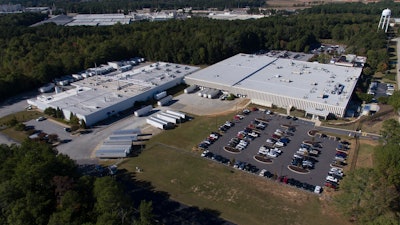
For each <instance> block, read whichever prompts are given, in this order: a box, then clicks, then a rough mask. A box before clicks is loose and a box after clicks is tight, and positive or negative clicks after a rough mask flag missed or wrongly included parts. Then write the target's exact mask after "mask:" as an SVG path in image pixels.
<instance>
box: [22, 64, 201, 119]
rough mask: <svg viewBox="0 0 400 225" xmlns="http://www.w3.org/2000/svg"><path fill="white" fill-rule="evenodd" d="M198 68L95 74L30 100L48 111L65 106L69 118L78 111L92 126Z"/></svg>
mask: <svg viewBox="0 0 400 225" xmlns="http://www.w3.org/2000/svg"><path fill="white" fill-rule="evenodd" d="M198 69H199V68H198V67H194V66H186V65H179V64H173V63H165V62H157V63H152V64H149V65H146V66H142V67H134V68H132V69H131V70H128V71H125V72H120V71H118V70H117V71H114V72H111V73H107V74H104V75H103V74H102V75H94V76H91V77H87V78H86V79H83V80H79V81H76V82H73V83H71V85H72V86H75V88H73V89H70V90H67V91H64V92H60V93H56V94H54V95H46V96H45V95H41V96H38V97H37V98H36V99H30V100H28V103H29V104H31V105H33V106H36V107H38V108H39V109H40V110H45V109H46V108H48V107H52V108H54V109H57V108H59V109H61V110H62V111H63V113H64V116H65V118H66V119H67V120H69V118H70V115H71V114H74V115H76V116H77V117H78V118H79V119H83V120H84V121H85V123H86V125H88V126H90V125H93V124H95V123H96V122H98V121H101V120H104V119H107V118H108V117H110V116H113V115H118V113H119V112H121V111H123V110H125V109H128V108H130V107H132V106H133V105H134V104H135V102H137V101H146V100H149V99H152V98H153V96H154V95H155V94H157V93H160V92H163V91H165V90H167V89H169V88H171V87H174V86H176V85H178V84H181V83H182V81H183V78H184V76H186V75H189V74H191V73H193V72H194V71H196V70H198Z"/></svg>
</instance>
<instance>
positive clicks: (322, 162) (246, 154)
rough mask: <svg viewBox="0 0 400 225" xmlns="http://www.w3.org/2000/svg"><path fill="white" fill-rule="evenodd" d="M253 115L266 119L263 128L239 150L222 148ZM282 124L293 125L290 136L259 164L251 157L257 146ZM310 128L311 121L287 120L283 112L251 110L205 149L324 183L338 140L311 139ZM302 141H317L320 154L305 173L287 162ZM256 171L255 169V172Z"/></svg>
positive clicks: (299, 178)
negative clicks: (235, 151) (268, 161)
mask: <svg viewBox="0 0 400 225" xmlns="http://www.w3.org/2000/svg"><path fill="white" fill-rule="evenodd" d="M256 118H261V119H263V120H268V123H267V125H266V128H265V129H264V130H260V131H261V132H260V136H259V137H256V138H254V139H253V140H251V141H249V144H248V145H247V147H245V148H244V149H243V150H241V151H240V152H239V153H232V152H229V151H226V150H224V147H225V146H227V145H228V143H229V142H230V140H231V139H232V138H234V137H236V136H237V134H238V132H239V131H242V130H244V129H245V128H246V127H248V125H249V124H252V123H253V121H254V120H255V119H256ZM282 125H290V126H293V127H295V128H296V131H294V132H293V136H287V137H288V139H290V142H289V143H287V145H286V146H284V147H281V148H279V149H280V150H281V151H282V153H281V154H280V155H279V156H277V157H276V158H273V159H272V163H268V164H267V163H261V162H259V161H256V160H255V159H254V156H255V155H257V154H258V152H259V149H260V147H261V146H263V145H265V144H266V140H267V139H268V138H271V136H272V135H273V134H274V132H275V131H276V129H281V130H284V129H285V128H283V127H282ZM312 129H314V123H312V122H310V121H305V120H301V119H297V120H293V119H292V118H290V119H288V118H286V116H284V115H278V114H273V115H266V114H265V113H264V111H253V112H250V113H249V114H248V115H245V116H244V117H243V119H239V120H235V122H234V126H232V127H231V128H229V129H227V130H226V131H225V133H224V134H223V135H222V136H221V137H220V138H218V140H216V141H215V142H214V143H212V144H211V145H209V146H208V150H209V151H210V152H212V153H214V154H218V155H221V156H223V157H225V158H227V159H229V160H233V159H234V161H236V162H237V161H242V162H247V163H250V164H252V165H255V166H256V167H257V168H258V169H259V170H262V169H266V170H268V171H269V172H271V173H272V174H275V175H277V176H278V177H280V176H287V177H288V178H294V179H296V180H298V181H301V182H306V183H308V184H312V185H315V186H316V185H318V186H324V184H325V179H326V177H327V175H328V171H329V170H330V168H331V166H330V164H331V163H332V161H333V159H334V158H335V155H336V147H337V146H338V140H336V138H335V137H329V136H326V135H320V134H319V135H318V134H317V135H316V136H315V137H314V138H313V137H311V136H309V134H308V131H310V130H312ZM304 140H309V141H311V140H313V141H315V142H319V143H320V144H321V146H322V147H321V148H318V149H319V151H320V154H319V155H318V156H316V157H313V158H314V159H315V165H314V168H313V169H310V172H309V173H307V174H302V173H299V172H294V171H292V170H289V169H288V165H291V162H292V158H293V156H294V153H296V151H298V150H299V148H300V145H301V144H302V142H303V141H304ZM257 174H258V172H257Z"/></svg>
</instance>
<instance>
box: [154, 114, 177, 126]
mask: <svg viewBox="0 0 400 225" xmlns="http://www.w3.org/2000/svg"><path fill="white" fill-rule="evenodd" d="M156 116H157V117H158V118H159V119H162V120H165V121H168V122H170V123H173V124H177V123H178V121H177V119H176V118H173V117H170V116H166V115H162V114H157V115H156Z"/></svg>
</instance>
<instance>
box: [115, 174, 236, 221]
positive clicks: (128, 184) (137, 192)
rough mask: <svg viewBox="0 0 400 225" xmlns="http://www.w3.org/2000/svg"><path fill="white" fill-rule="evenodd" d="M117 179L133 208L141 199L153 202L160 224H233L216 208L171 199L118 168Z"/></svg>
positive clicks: (154, 211) (156, 217) (164, 193)
mask: <svg viewBox="0 0 400 225" xmlns="http://www.w3.org/2000/svg"><path fill="white" fill-rule="evenodd" d="M117 179H118V180H119V181H121V182H122V183H123V184H124V187H125V188H126V193H129V194H130V196H131V199H132V200H133V202H134V207H135V208H138V207H139V204H140V202H141V201H143V200H146V201H151V202H152V203H153V214H154V215H155V219H156V220H157V221H158V222H159V223H160V224H165V225H175V224H190V225H203V224H204V225H206V224H213V225H234V224H233V223H231V222H228V221H225V220H223V219H221V218H220V217H219V216H220V212H218V211H216V210H213V209H208V208H205V209H200V208H198V207H195V206H187V205H184V204H181V203H179V202H177V201H174V200H171V199H170V195H169V194H168V193H167V192H162V191H156V190H155V189H154V187H153V186H152V185H151V183H150V182H146V181H138V180H136V179H135V174H134V173H130V172H128V171H126V170H120V171H119V174H118V176H117Z"/></svg>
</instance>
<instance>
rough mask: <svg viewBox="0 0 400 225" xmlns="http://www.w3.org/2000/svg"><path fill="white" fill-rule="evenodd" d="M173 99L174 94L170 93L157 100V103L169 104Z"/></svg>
mask: <svg viewBox="0 0 400 225" xmlns="http://www.w3.org/2000/svg"><path fill="white" fill-rule="evenodd" d="M171 100H172V95H168V96H167V97H165V98H163V99H160V100H159V101H158V102H157V105H158V106H164V105H166V104H168V103H169V102H170V101H171Z"/></svg>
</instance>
